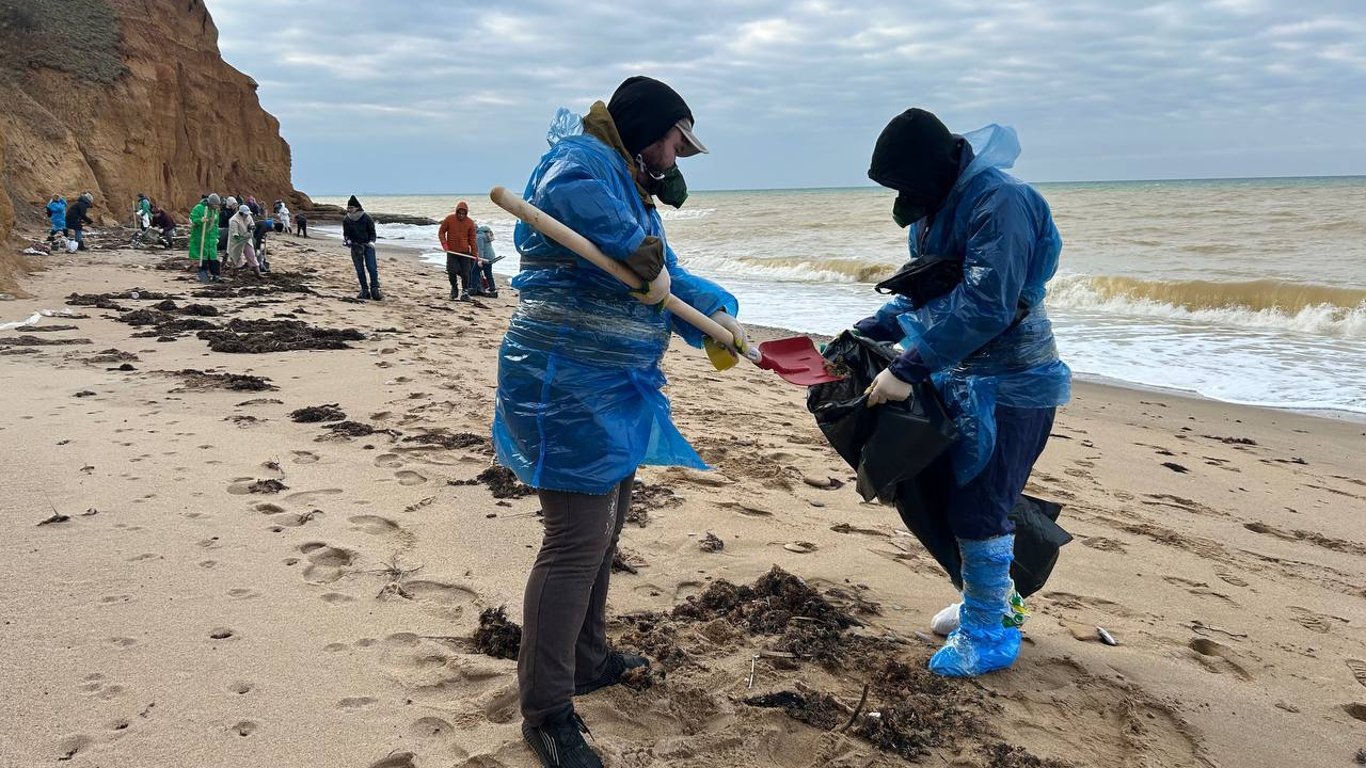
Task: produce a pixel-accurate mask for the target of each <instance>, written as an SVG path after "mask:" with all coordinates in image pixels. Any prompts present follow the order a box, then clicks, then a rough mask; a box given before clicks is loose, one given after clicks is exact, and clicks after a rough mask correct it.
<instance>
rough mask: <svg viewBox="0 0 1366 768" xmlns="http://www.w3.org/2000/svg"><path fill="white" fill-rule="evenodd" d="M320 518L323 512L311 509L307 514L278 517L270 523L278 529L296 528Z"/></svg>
mask: <svg viewBox="0 0 1366 768" xmlns="http://www.w3.org/2000/svg"><path fill="white" fill-rule="evenodd" d="M322 516H323V511H322V510H321V509H313V510H309V511H308V512H300V513H297V514H290V515H280V516H279V517H277V518H275V519H274V520H272V521H271V522H273V523H274V524H275V526H278V527H285V528H298V527H299V526H301V525H307V524H308V523H309V522H310V521H312V520H314V519H316V518H319V517H322Z"/></svg>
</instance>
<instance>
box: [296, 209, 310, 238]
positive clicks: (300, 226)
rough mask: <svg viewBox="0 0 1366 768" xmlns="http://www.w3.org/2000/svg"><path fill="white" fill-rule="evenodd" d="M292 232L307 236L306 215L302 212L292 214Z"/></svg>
mask: <svg viewBox="0 0 1366 768" xmlns="http://www.w3.org/2000/svg"><path fill="white" fill-rule="evenodd" d="M294 234H296V235H298V236H299V237H308V217H307V216H305V215H303V214H302V213H296V214H294Z"/></svg>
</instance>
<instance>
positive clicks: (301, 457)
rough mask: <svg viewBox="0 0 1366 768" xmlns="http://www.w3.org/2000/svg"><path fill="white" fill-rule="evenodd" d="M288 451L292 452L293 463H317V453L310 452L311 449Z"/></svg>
mask: <svg viewBox="0 0 1366 768" xmlns="http://www.w3.org/2000/svg"><path fill="white" fill-rule="evenodd" d="M290 453H292V454H294V458H293V462H294V463H295V464H317V463H318V458H319V457H318V454H316V453H314V452H312V451H290Z"/></svg>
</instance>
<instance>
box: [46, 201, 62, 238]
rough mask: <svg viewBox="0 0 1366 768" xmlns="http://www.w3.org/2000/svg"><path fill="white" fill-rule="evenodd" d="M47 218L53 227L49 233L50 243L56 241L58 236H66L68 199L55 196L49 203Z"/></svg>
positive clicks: (49, 229)
mask: <svg viewBox="0 0 1366 768" xmlns="http://www.w3.org/2000/svg"><path fill="white" fill-rule="evenodd" d="M47 218H48V221H49V222H50V224H51V226H50V227H49V228H48V231H47V239H48V241H49V242H51V241H52V240H54V239H56V237H57V235H61V236H63V237H65V236H66V198H65V197H62V196H61V195H53V196H52V199H51V200H49V201H48V202H47Z"/></svg>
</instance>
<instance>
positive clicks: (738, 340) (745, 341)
mask: <svg viewBox="0 0 1366 768" xmlns="http://www.w3.org/2000/svg"><path fill="white" fill-rule="evenodd" d="M711 319H713V320H715V321H716V324H717V325H719V326H721V327H722V328H725V329H726V330H728V331H730V335H731V336H734V337H735V344H734V345H726V344H722V345H721V346H723V347H725V348H726V350H727V351H729V352H730V353H731V354H732V355H735V356H737V357H739V356H740V355H743V354H745V353H746V352H748V351H749V336H748V335H746V334H745V328H744V326H742V325H740V321H739V320H736V319H735V318H734V317H732V316H731V314H730V313H729V312H727V311H725V310H724V309H722V310H717V311H716V312H713V313H712V315H711Z"/></svg>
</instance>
